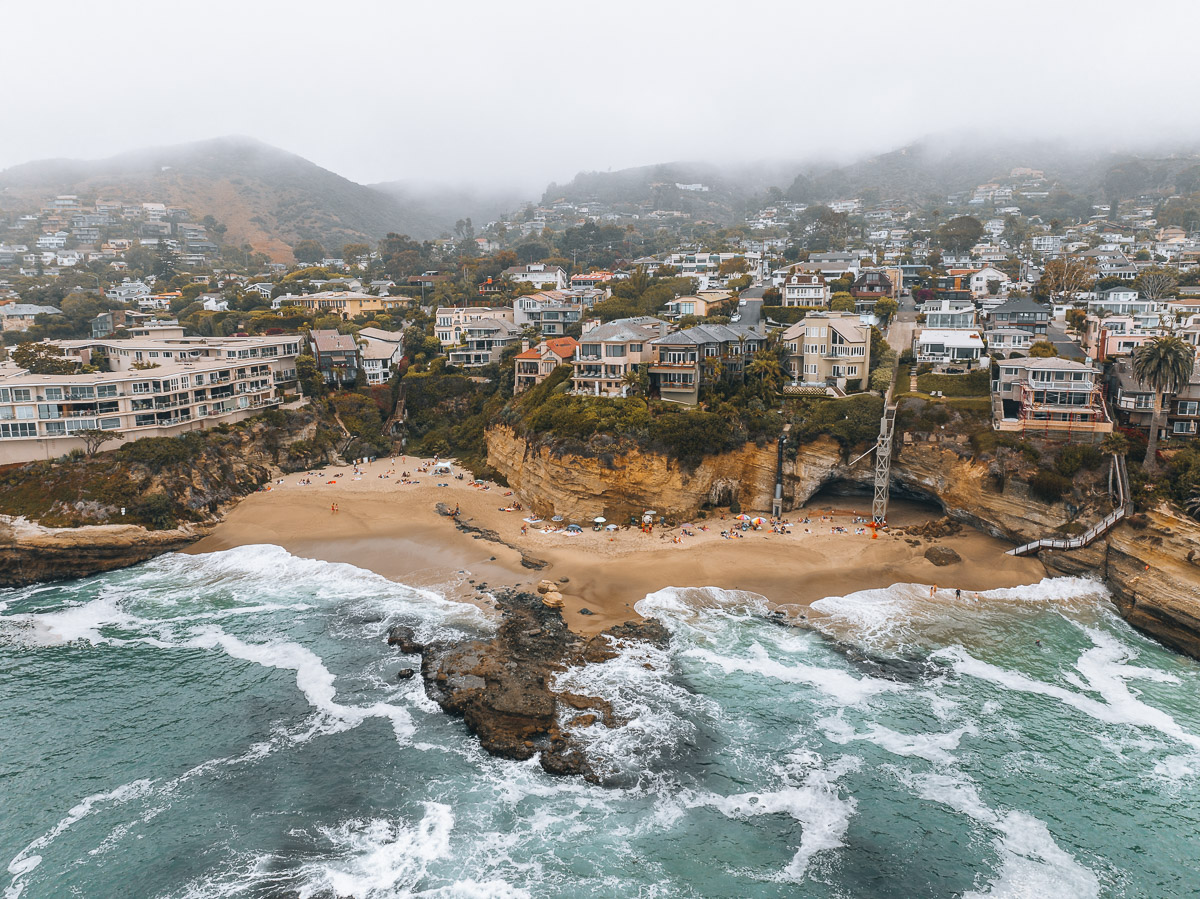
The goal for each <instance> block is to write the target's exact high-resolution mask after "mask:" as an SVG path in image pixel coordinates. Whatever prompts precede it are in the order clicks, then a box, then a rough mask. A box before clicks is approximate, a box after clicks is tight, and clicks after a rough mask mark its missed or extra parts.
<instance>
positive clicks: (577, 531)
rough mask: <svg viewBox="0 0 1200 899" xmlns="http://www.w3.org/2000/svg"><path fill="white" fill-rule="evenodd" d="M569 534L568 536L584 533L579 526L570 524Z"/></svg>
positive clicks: (568, 526) (568, 527)
mask: <svg viewBox="0 0 1200 899" xmlns="http://www.w3.org/2000/svg"><path fill="white" fill-rule="evenodd" d="M567 533H568V534H580V533H583V528H581V527H580V526H579V525H577V524H569V525H567Z"/></svg>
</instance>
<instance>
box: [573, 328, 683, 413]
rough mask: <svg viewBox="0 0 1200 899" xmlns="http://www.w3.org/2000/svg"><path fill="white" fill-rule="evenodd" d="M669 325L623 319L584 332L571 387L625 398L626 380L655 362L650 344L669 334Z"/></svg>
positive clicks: (580, 391)
mask: <svg viewBox="0 0 1200 899" xmlns="http://www.w3.org/2000/svg"><path fill="white" fill-rule="evenodd" d="M668 327H669V326H668V325H667V323H666V322H665V321H662V320H661V319H657V318H652V317H650V316H644V315H643V316H637V317H636V318H620V319H617V320H616V321H611V322H609V323H608V324H604V325H601V324H597V325H595V326H594V327H592V328H589V329H587V330H585V331H584V332H583V336H582V337H580V338H579V346H578V347H577V348H576V350H575V359H574V365H575V371H574V374H573V375H572V378H571V386H572V389H573V390H574V392H575V393H580V394H587V395H590V396H610V397H611V396H625V394H626V390H627V384H626V382H625V377H626V375H628V374H629V373H630V372H631V371H633V370H634V369H636V368H637V367H638V366H639V365H643V364H648V363H649V362H650V361H651V358H652V352H651V349H650V342H651V341H652V340H654V339H655V338H656V337H663V336H665V335H666V334H667V331H668Z"/></svg>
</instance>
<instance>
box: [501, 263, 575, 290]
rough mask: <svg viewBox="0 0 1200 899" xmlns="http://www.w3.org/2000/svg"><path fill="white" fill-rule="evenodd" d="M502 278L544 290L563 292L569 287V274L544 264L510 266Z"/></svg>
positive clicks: (502, 274)
mask: <svg viewBox="0 0 1200 899" xmlns="http://www.w3.org/2000/svg"><path fill="white" fill-rule="evenodd" d="M500 276H501V277H502V278H507V279H508V280H509V281H513V282H515V283H523V284H533V285H534V286H535V287H540V288H541V289H543V290H563V289H565V288H566V286H567V273H566V272H565V271H563V270H562V269H561V268H559V267H558V266H557V265H546V264H545V263H544V262H532V263H530V264H529V265H513V266H509V267H508V268H506V269H505V270H504V271H503V272H501V273H500Z"/></svg>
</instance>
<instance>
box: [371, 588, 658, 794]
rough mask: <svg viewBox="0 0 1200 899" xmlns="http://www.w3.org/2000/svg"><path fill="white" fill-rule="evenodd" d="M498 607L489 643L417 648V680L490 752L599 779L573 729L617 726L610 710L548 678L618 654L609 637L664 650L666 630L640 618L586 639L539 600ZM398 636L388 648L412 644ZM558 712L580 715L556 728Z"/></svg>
mask: <svg viewBox="0 0 1200 899" xmlns="http://www.w3.org/2000/svg"><path fill="white" fill-rule="evenodd" d="M498 604H499V606H500V608H501V610H502V614H503V620H502V622H501V625H500V629H499V631H498V632H497V634H496V636H495V637H493V638H491V639H488V640H468V641H464V642H461V643H434V644H430V645H428V646H425V647H422V649H421V676H422V678H424V680H425V690H426V692H427V693H428V694H429V696H430V698H432V699H433V700H434V701H435V702H437V703H438V705H440V706H441V707H442V709H443V710H445V711H447V712H449V713H451V714H454V715H461V716H462V718H463V720H464V721H465V722H466V724H467V727H468V728H470V730H471V732H472V733H474V734H475V735H476V736H478V737H479V741H480V743H481V744H482V745H483V747H484V749H486V750H487V751H488V752H490V753H493V754H494V755H499V756H503V757H505V758H512V759H528V758H530V757H532V756H533V755H535V754H540V761H541V765H542V768H543V769H545V770H546V771H547V772H549V773H551V774H578V775H583V776H584V777H587V778H589V779H592V780H595V779H597V775H596V771H595V768H594V767H593V765H592V762H591V760H589V759H588V758H587V756H586V753H585V747H584V746H583V744H582V743H581V742H580V741H579V740H578V739H576V738H575V737H574V736H573V734H572V730H573V729H574V728H582V727H588V726H592V725H593V724H595V722H596V721H601V722H603V724H604V725H605V726H608V727H614V726H616V725H618V724H619V722H618V720H617V718H616V716H615V714H614V713H613V710H612V707H611V706H610V705H609V704H608V702H606V701H605V700H603V699H601V698H599V697H594V696H583V695H580V694H576V693H570V692H566V691H563V692H558V691H555V690H554V689H553V687H552V683H553V680H554V677H555V675H556V674H558V673H559V672H561V671H564V670H566V669H567V668H568V667H570V666H573V665H582V664H590V663H597V662H603V661H606V660H608V659H611V658H613V657H614V656H616V654H617V653H616V650H614V649H613V647H612V645H611V643H610V642H609V640H608V639H607V636H612V637H614V638H616V639H619V640H648V641H651V642H653V643H656V644H659V645H665V644H666V642H667V640H668V639H669V636H668V633H667V630H666V628H664V627H663V626H662V625H661V624H659V623H658V622H657V621H654V620H646V621H641V622H636V623H630V624H624V625H620V626H618V627H614V628H612V629H610V630H609V631H606V632H605V634H598V635H596V636H594V637H591V638H590V639H587V640H584V639H583V638H582V637H580V636H578V635H576V634H575V633H573V632H572V631H571V630H570V629H569V628H568V627H567V626H566V624H565V623H564V622H563V618H562V613H561V612H560V611H559V610H558V609H555V608H550V607H548V606H546V605H545V603H544V602H543V599H542V597H540V596H537V595H535V594H532V593H516V592H508V593H504V594H502V595H501V596H500V597H499V599H498ZM400 630H402V629H400V628H395V629H393V634H392V635H389V643H393V642H394V645H402V644H401V638H405V639H410V637H409V635H408V634H398V633H396V632H397V631H400ZM393 635H394V636H396V637H397V639H396V640H395V641H393V640H392V636H393ZM606 635H607V636H606ZM410 645H412V644H411V642H410ZM560 707H566V708H569V709H575V710H578V711H580V712H584V714H582V715H573V716H570V719H569V720H567V721H566V722H565V723H562V719H563V718H565V717H566V714H564V715H562V716H560V714H559V709H560ZM568 714H569V713H568Z"/></svg>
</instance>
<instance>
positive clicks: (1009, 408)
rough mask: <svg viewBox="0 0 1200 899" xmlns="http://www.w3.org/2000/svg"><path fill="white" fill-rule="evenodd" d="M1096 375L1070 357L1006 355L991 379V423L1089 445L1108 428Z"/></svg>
mask: <svg viewBox="0 0 1200 899" xmlns="http://www.w3.org/2000/svg"><path fill="white" fill-rule="evenodd" d="M1099 376H1100V373H1099V372H1098V371H1097V370H1096V369H1094V368H1092V366H1091V365H1090V364H1085V363H1083V362H1075V361H1073V360H1070V359H1058V358H1049V359H1032V358H1031V359H1007V360H1005V361H1003V362H1001V363H1000V376H999V377H998V378H997V379H996V380H994V381H993V382H992V427H993V428H995V429H996V430H998V431H1006V432H1013V433H1022V434H1037V435H1039V436H1043V437H1054V438H1059V439H1065V440H1068V441H1070V442H1079V443H1095V442H1099V441H1100V439H1102V438H1103V436H1104V435H1105V434H1107V433H1109V432H1111V431H1112V429H1113V425H1112V421H1111V420H1110V419H1109V417H1108V412H1107V410H1106V409H1105V408H1104V396H1103V394H1102V392H1101V390H1100V384H1099Z"/></svg>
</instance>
